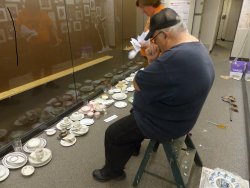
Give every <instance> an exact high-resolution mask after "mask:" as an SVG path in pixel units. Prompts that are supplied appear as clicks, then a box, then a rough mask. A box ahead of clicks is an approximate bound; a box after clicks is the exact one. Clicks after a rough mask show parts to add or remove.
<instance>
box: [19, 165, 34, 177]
mask: <svg viewBox="0 0 250 188" xmlns="http://www.w3.org/2000/svg"><path fill="white" fill-rule="evenodd" d="M34 172H35V168H34V167H33V166H31V165H26V166H24V167H23V168H22V170H21V173H22V175H23V176H31V175H32V174H33V173H34Z"/></svg>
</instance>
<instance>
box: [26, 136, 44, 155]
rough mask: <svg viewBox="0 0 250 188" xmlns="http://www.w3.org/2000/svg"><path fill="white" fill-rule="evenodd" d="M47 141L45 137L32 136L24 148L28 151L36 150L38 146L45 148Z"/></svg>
mask: <svg viewBox="0 0 250 188" xmlns="http://www.w3.org/2000/svg"><path fill="white" fill-rule="evenodd" d="M46 144H47V141H46V140H45V139H44V138H32V139H30V140H29V141H28V142H26V143H25V144H24V146H23V150H24V151H25V152H27V153H31V152H33V151H35V150H36V149H37V148H44V147H45V146H46Z"/></svg>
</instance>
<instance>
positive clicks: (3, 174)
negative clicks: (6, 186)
mask: <svg viewBox="0 0 250 188" xmlns="http://www.w3.org/2000/svg"><path fill="white" fill-rule="evenodd" d="M9 174H10V170H9V169H8V168H7V167H5V166H3V165H0V182H1V181H3V180H5V179H6V178H7V177H8V176H9Z"/></svg>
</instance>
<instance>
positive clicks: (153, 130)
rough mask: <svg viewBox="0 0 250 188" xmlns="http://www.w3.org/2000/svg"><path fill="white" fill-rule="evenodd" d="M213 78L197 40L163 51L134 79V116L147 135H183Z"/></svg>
mask: <svg viewBox="0 0 250 188" xmlns="http://www.w3.org/2000/svg"><path fill="white" fill-rule="evenodd" d="M213 80H214V68H213V63H212V60H211V58H210V56H209V54H208V52H207V50H206V49H205V47H204V46H203V45H202V44H201V43H200V42H190V43H183V44H179V45H177V46H174V47H173V48H171V49H170V50H168V51H166V52H164V53H163V54H162V55H161V56H160V57H159V58H158V59H157V60H155V61H154V62H152V63H151V64H150V65H149V66H147V67H146V68H145V69H144V70H140V71H138V73H137V74H136V77H135V81H136V83H137V84H138V86H139V88H140V91H137V92H135V93H134V103H133V107H134V116H135V119H136V122H137V125H138V127H139V128H140V130H141V131H142V132H143V134H144V135H145V136H146V137H148V138H153V139H156V140H159V141H162V140H165V139H167V138H177V137H180V136H183V135H185V134H187V133H188V132H189V131H190V130H191V129H192V128H193V126H194V124H195V122H196V120H197V118H198V116H199V113H200V111H201V109H202V106H203V104H204V102H205V100H206V97H207V95H208V93H209V90H210V88H211V86H212V84H213Z"/></svg>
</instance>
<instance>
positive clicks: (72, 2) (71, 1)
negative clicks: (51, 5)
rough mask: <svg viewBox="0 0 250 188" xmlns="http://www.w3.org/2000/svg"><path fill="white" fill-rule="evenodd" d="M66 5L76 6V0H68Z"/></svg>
mask: <svg viewBox="0 0 250 188" xmlns="http://www.w3.org/2000/svg"><path fill="white" fill-rule="evenodd" d="M66 4H67V5H74V4H75V2H74V0H66Z"/></svg>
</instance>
